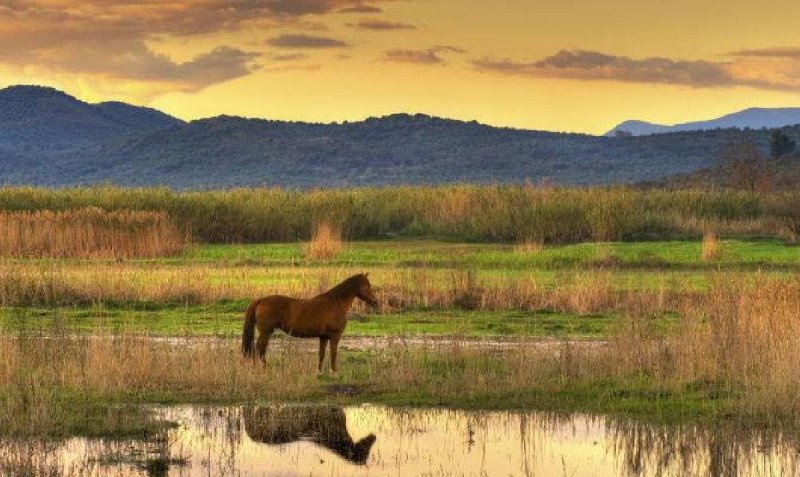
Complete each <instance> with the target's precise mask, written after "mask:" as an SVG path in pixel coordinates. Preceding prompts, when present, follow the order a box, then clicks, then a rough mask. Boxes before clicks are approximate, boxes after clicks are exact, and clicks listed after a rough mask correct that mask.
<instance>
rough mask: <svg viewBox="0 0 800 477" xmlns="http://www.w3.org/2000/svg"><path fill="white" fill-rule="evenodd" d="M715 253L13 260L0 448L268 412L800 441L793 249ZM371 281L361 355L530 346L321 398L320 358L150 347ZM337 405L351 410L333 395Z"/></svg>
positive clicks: (253, 250) (360, 366)
mask: <svg viewBox="0 0 800 477" xmlns="http://www.w3.org/2000/svg"><path fill="white" fill-rule="evenodd" d="M721 245H722V249H723V253H722V254H721V255H720V256H719V258H718V260H717V261H715V262H714V263H706V262H703V261H702V260H701V249H702V244H701V242H700V241H699V240H696V241H674V242H651V243H629V242H625V243H622V242H604V243H591V244H574V245H566V246H553V245H545V246H544V247H543V248H541V249H539V250H536V251H527V250H520V249H517V246H516V245H515V244H513V243H509V244H493V245H488V246H483V245H475V244H459V243H441V242H433V241H428V240H424V241H403V242H399V241H398V242H367V243H363V242H353V243H351V244H350V245H349V246H348V247H347V249H346V250H344V251H343V252H342V253H341V254H340V255H339V256H337V257H336V258H335V259H332V260H330V261H328V262H323V261H316V260H308V259H305V258H304V257H303V255H302V245H301V244H299V243H293V244H270V245H236V246H219V245H199V246H195V247H193V248H192V249H190V250H188V251H186V252H185V253H183V254H182V255H179V256H175V257H170V258H159V259H148V260H123V261H107V260H75V259H41V260H4V261H2V262H0V301H2V304H3V308H2V309H0V324H2V326H0V429H3V430H4V431H3V432H5V433H10V434H15V435H31V434H41V435H65V434H70V433H72V432H87V428H92V429H97V432H100V433H105V432H107V433H109V434H114V433H124V432H126V429H131V430H132V431H133V432H135V426H134V425H133V423H131V424H130V425H127V424H125V422H122V423H121V424H114V423H113V421H108V423H107V420H106V418H104V417H103V416H104V412H106V411H105V410H107V409H110V408H112V407H113V406H116V405H123V404H125V405H128V404H137V403H141V404H145V403H187V402H192V403H193V402H207V403H239V402H252V401H254V400H274V401H281V400H292V401H297V400H311V401H334V402H339V403H356V402H376V403H386V404H397V405H430V404H435V405H446V406H457V407H467V408H527V409H531V408H534V409H551V410H559V411H591V412H609V413H615V414H623V415H632V416H636V417H640V418H642V417H644V418H648V419H657V420H684V419H691V420H708V421H715V420H721V419H728V418H731V417H733V418H735V419H738V420H743V421H747V422H752V423H758V424H765V425H768V424H771V423H775V422H778V421H785V422H800V407H798V406H797V404H796V403H795V401H796V400H795V398H794V396H796V395H797V392H798V391H800V380H798V378H797V377H798V376H800V369H797V364H796V363H797V360H796V359H794V357H796V356H797V353H798V352H800V349H798V346H800V345H799V344H798V343H800V325H798V323H797V319H796V318H797V313H798V310H800V281H798V273H797V272H798V266H800V257H798V254H797V253H796V252H797V248H796V247H793V246H790V245H786V244H783V243H782V242H780V241H778V240H775V239H762V240H732V239H723V240H722V241H721ZM362 271H370V272H371V275H370V278H371V279H372V281H373V283H374V284H375V285H376V292H377V294H378V296H379V298H380V300H381V301H382V302H383V307H382V309H381V310H380V311H379V312H378V313H366V312H365V310H364V309H363V308H356V309H355V315H354V317H353V319H352V320H351V321H350V323H349V324H348V331H347V335H348V336H365V337H371V336H384V337H413V336H423V337H436V336H455V337H464V338H466V337H477V338H480V337H496V338H497V337H506V336H515V337H518V338H519V339H520V341H519V346H513V347H511V348H510V349H502V350H498V349H491V348H490V349H485V348H476V347H470V346H465V344H464V341H463V340H458V339H456V340H452V341H448V342H446V343H444V344H443V343H441V342H437V341H436V340H429V341H425V342H423V344H422V346H421V347H420V346H410V345H403V344H402V343H400V344H399V345H398V346H394V347H390V348H389V349H381V350H364V351H355V350H346V351H345V352H343V354H342V357H341V359H342V362H341V363H340V367H341V370H342V375H341V376H340V377H337V378H331V377H323V378H322V379H317V378H316V377H315V376H313V372H312V371H313V369H314V364H315V363H314V360H315V356H314V354H315V353H314V351H313V350H312V349H311V348H313V346H308V347H306V346H302V347H301V346H292V345H289V346H278V347H275V349H273V350H271V351H270V354H269V358H268V366H267V368H266V369H265V370H261V369H254V368H252V367H251V366H250V365H243V364H242V363H241V360H240V357H239V353H238V347H237V344H236V342H235V341H232V340H200V341H198V342H197V343H192V342H191V341H189V342H187V343H186V344H185V345H178V346H176V345H175V344H170V343H168V342H165V341H164V340H153V339H152V338H153V337H156V336H181V337H192V336H198V335H200V336H219V337H235V336H238V335H239V333H240V327H241V314H242V310H243V309H244V308H245V306H246V304H247V303H248V302H249V300H251V299H252V298H254V297H256V296H263V295H266V294H271V293H284V294H289V295H296V296H309V295H313V294H315V293H317V292H319V291H322V290H324V289H327V288H329V287H330V286H333V285H335V284H336V283H337V282H338V281H339V280H341V279H343V278H345V277H347V276H349V275H351V274H353V273H356V272H362ZM543 337H545V338H550V339H549V340H547V342H548V344H547V345H546V346H540V344H541V340H540V338H543ZM575 340H602V341H604V342H605V344H603V345H601V346H596V345H595V346H581V343H577V342H576V341H575ZM287 343H293V342H287ZM312 345H313V343H312ZM54 363H58V365H54ZM276 383H280V385H276ZM340 385H344V386H347V387H348V388H352V389H355V390H357V392H356V393H355V394H354V395H339V394H337V393H336V392H335V389H336V387H337V386H340ZM81 426H83V427H81Z"/></svg>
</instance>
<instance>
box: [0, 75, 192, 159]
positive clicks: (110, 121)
mask: <svg viewBox="0 0 800 477" xmlns="http://www.w3.org/2000/svg"><path fill="white" fill-rule="evenodd" d="M181 124H184V122H183V121H181V120H179V119H177V118H173V117H172V116H169V115H167V114H164V113H162V112H161V111H157V110H155V109H150V108H142V107H137V106H131V105H129V104H125V103H115V102H110V103H100V104H89V103H85V102H83V101H79V100H78V99H76V98H74V97H72V96H70V95H68V94H66V93H63V92H61V91H58V90H56V89H53V88H45V87H40V86H12V87H9V88H5V89H2V90H0V149H15V150H21V151H26V152H28V153H30V152H47V153H50V152H58V151H60V150H64V149H69V148H75V147H81V146H89V145H94V144H97V143H98V142H102V141H107V140H111V139H114V138H118V137H124V136H130V135H132V134H136V133H149V132H153V131H158V130H161V129H166V128H170V127H173V126H179V125H181Z"/></svg>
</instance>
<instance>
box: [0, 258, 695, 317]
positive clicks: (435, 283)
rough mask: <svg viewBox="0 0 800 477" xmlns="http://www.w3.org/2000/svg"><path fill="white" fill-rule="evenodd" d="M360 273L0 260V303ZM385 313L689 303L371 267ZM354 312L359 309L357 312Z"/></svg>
mask: <svg viewBox="0 0 800 477" xmlns="http://www.w3.org/2000/svg"><path fill="white" fill-rule="evenodd" d="M363 271H364V270H362V269H360V268H345V267H342V268H336V269H325V268H298V267H284V268H261V267H213V266H210V267H209V266H204V265H188V266H170V265H148V266H146V267H143V266H138V265H135V264H130V263H114V264H111V263H108V264H102V263H72V264H69V263H38V264H37V263H30V262H28V263H25V262H5V263H4V262H0V305H2V306H73V305H90V304H96V303H109V304H126V303H129V304H135V303H141V302H149V303H162V304H175V303H181V304H190V305H191V304H212V303H215V302H218V301H220V300H231V299H233V300H251V299H254V298H256V297H260V296H265V295H271V294H284V295H290V296H305V297H308V296H313V295H316V294H318V293H321V292H323V291H325V290H327V289H329V288H331V287H333V286H334V285H336V284H337V283H339V282H340V281H341V280H343V279H344V278H346V277H348V276H350V275H353V274H356V273H361V272H363ZM371 277H372V279H373V280H372V281H373V283H374V285H375V290H376V294H377V296H378V298H379V300H380V302H381V310H382V311H384V312H391V311H398V310H405V309H414V308H437V307H438V308H460V309H467V310H509V309H515V310H539V309H548V310H553V311H559V312H574V313H581V314H585V313H601V312H609V311H624V310H627V309H629V308H631V307H643V306H647V307H648V309H650V310H651V311H652V313H664V312H666V311H670V310H675V309H676V307H677V303H678V301H677V300H678V299H686V298H685V297H686V296H694V295H696V292H694V291H691V290H689V289H688V288H687V287H686V285H684V284H683V283H682V282H680V281H675V280H671V279H670V278H668V276H665V277H664V278H662V279H661V280H660V281H658V282H657V283H656V284H655V285H654V286H653V288H651V289H642V288H634V289H630V290H620V289H617V288H616V287H615V286H614V279H613V277H614V275H613V272H610V271H603V270H596V271H571V272H563V273H560V274H559V275H558V276H557V277H555V278H551V279H548V280H545V279H540V278H538V277H537V276H536V275H534V274H531V275H527V274H521V275H504V274H499V275H498V274H492V273H488V274H484V273H478V274H476V273H475V272H471V271H464V270H452V269H426V268H419V269H391V268H389V269H375V270H373V271H372V272H371ZM359 306H361V305H359Z"/></svg>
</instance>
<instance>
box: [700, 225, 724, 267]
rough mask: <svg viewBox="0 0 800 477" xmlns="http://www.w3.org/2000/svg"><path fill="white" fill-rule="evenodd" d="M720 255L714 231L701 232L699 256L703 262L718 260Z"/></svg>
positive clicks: (720, 251) (717, 239)
mask: <svg viewBox="0 0 800 477" xmlns="http://www.w3.org/2000/svg"><path fill="white" fill-rule="evenodd" d="M721 255H722V250H721V248H720V243H719V238H718V237H717V234H715V233H714V232H706V233H704V234H703V249H702V251H701V254H700V256H701V258H702V259H703V261H704V262H713V261H715V260H719V258H720V256H721Z"/></svg>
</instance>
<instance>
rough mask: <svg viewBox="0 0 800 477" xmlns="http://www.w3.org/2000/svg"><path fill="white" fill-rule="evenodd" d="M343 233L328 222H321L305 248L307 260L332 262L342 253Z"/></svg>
mask: <svg viewBox="0 0 800 477" xmlns="http://www.w3.org/2000/svg"><path fill="white" fill-rule="evenodd" d="M342 249H343V245H342V233H341V231H340V230H339V229H337V228H335V227H333V226H332V225H331V224H329V223H328V222H321V223H320V224H319V225H317V227H316V229H315V230H314V235H313V236H312V237H311V242H309V243H308V244H307V245H306V247H305V256H306V258H309V259H312V260H331V259H333V258H336V256H337V255H339V254H340V253H341V252H342Z"/></svg>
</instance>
